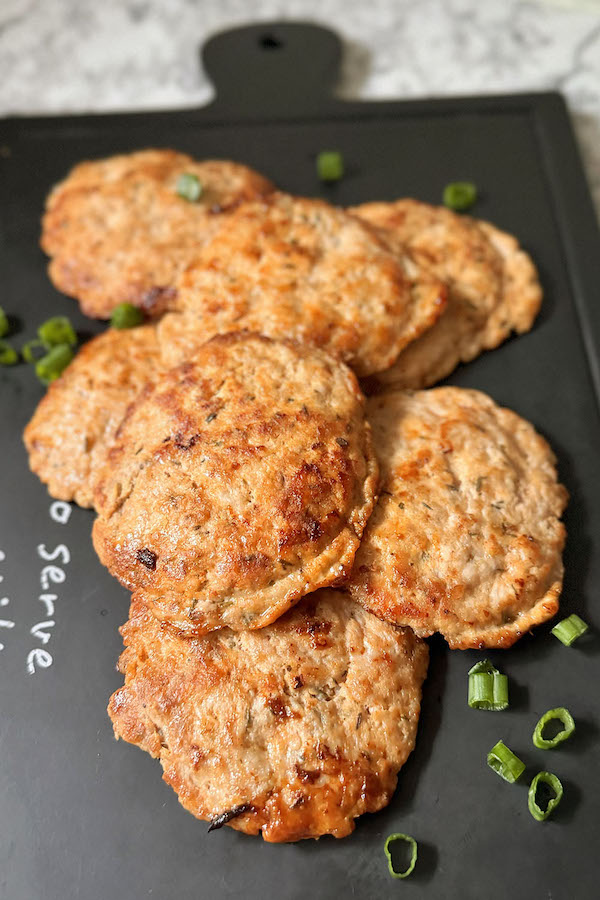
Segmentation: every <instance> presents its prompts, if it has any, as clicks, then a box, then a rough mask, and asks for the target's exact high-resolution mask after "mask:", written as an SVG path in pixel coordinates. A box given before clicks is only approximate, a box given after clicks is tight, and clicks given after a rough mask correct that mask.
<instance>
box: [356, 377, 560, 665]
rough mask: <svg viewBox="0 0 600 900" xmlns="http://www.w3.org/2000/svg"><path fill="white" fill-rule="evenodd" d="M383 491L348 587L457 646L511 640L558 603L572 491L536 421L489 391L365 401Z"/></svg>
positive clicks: (378, 609) (384, 612)
mask: <svg viewBox="0 0 600 900" xmlns="http://www.w3.org/2000/svg"><path fill="white" fill-rule="evenodd" d="M368 417H369V420H370V422H371V426H372V428H373V440H374V443H375V449H376V452H377V454H378V456H379V460H380V463H381V469H382V471H381V491H380V498H379V501H378V503H377V506H376V508H375V511H374V512H373V515H372V517H371V519H370V521H369V524H368V526H367V529H366V531H365V534H364V536H363V541H362V543H361V546H360V549H359V551H358V553H357V554H356V559H355V564H354V568H353V570H352V574H351V577H350V581H349V585H348V589H349V591H350V593H351V595H352V596H353V597H354V598H355V599H356V600H358V601H359V602H360V603H362V604H363V605H364V606H365V607H366V608H367V609H370V610H371V611H372V612H374V613H375V614H376V615H378V616H381V617H382V618H384V619H387V620H388V621H390V622H394V623H396V624H398V625H409V626H410V627H411V628H413V629H414V630H415V632H416V633H417V634H419V635H421V636H426V635H430V634H433V632H435V631H439V632H441V634H443V635H444V637H445V638H446V640H447V641H448V643H449V644H450V646H451V647H455V648H466V647H509V646H510V645H511V644H513V643H514V642H515V641H516V640H517V639H518V638H519V637H521V635H522V634H524V633H525V632H527V631H529V629H530V628H531V627H532V626H534V625H537V624H539V623H540V622H544V621H545V620H546V619H549V618H551V617H552V616H554V615H555V613H556V612H557V610H558V598H559V595H560V592H561V587H562V576H563V566H562V558H561V554H562V548H563V544H564V540H565V529H564V526H563V525H562V523H561V522H560V516H561V514H562V512H563V509H564V507H565V504H566V500H567V493H566V491H565V489H564V487H563V486H562V485H561V484H559V483H558V481H557V474H556V466H555V459H554V455H553V453H552V451H551V449H550V447H549V446H548V444H547V443H546V441H545V440H544V439H543V438H542V437H540V435H539V434H537V432H536V431H535V430H534V428H533V426H532V425H530V424H529V423H528V422H526V421H524V420H523V419H521V418H520V417H519V416H517V415H516V414H515V413H513V412H511V411H510V410H507V409H500V408H499V407H498V406H496V405H495V403H494V402H493V401H492V400H491V399H490V398H489V397H487V396H486V395H485V394H482V393H479V392H478V391H468V390H462V389H460V388H450V387H448V388H437V389H434V390H429V391H417V392H412V391H395V392H393V391H390V392H388V393H385V394H382V395H380V396H378V397H373V398H371V400H370V401H369V402H368Z"/></svg>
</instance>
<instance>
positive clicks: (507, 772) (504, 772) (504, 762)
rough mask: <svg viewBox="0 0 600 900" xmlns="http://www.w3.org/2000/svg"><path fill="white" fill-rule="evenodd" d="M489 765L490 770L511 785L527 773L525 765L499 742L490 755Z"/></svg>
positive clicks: (488, 758) (488, 757)
mask: <svg viewBox="0 0 600 900" xmlns="http://www.w3.org/2000/svg"><path fill="white" fill-rule="evenodd" d="M487 764H488V766H489V767H490V769H493V770H494V772H495V773H496V774H497V775H499V776H500V778H504V780H505V781H508V783H509V784H514V783H515V781H518V780H519V778H520V777H521V775H522V774H523V772H524V771H525V763H524V762H522V760H520V759H519V757H518V756H515V754H514V753H513V752H512V750H509V749H508V747H507V746H506V744H504V743H503V742H502V741H498V743H497V744H496V746H495V747H492V749H491V750H490V752H489V753H488V756H487Z"/></svg>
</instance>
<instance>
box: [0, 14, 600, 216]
mask: <svg viewBox="0 0 600 900" xmlns="http://www.w3.org/2000/svg"><path fill="white" fill-rule="evenodd" d="M278 18H289V19H309V20H312V21H315V22H318V23H322V24H325V25H328V26H329V27H332V28H334V29H335V30H337V31H338V33H339V34H340V35H341V36H342V38H343V39H344V41H345V48H346V53H345V60H344V66H343V73H342V78H341V82H340V85H339V93H340V95H341V96H344V97H353V98H354V97H357V98H398V97H419V96H436V95H437V96H442V95H444V94H470V93H499V92H507V91H528V90H544V89H559V90H561V91H563V92H564V93H565V95H566V96H567V99H568V102H569V106H570V109H571V112H572V114H573V117H574V121H575V124H576V128H577V133H578V136H579V139H580V143H581V146H582V151H583V155H584V160H585V164H586V168H587V172H588V177H589V180H590V183H591V186H592V189H593V192H594V196H595V199H596V203H597V208H598V209H599V210H600V0H540V2H522V0H368V2H365V0H360V2H356V0H330V2H324V0H290V2H277V0H255V3H254V4H253V5H250V4H249V3H247V2H242V0H100V2H99V0H0V115H3V114H10V113H40V112H43V113H46V112H47V113H52V112H65V111H67V112H69V111H72V112H81V111H90V110H94V111H99V110H113V109H139V108H146V109H149V108H165V107H171V106H172V107H181V106H195V105H200V104H202V103H205V102H206V101H208V100H209V99H210V97H211V93H212V92H211V86H210V83H209V82H208V80H207V78H206V77H205V75H204V74H203V73H202V72H201V71H200V69H199V65H198V53H197V49H198V46H199V44H200V43H201V42H202V41H203V40H205V39H206V37H207V36H209V35H210V34H213V33H214V32H215V31H219V30H221V29H223V28H227V27H229V26H232V25H238V24H243V23H247V22H248V21H258V20H268V19H278Z"/></svg>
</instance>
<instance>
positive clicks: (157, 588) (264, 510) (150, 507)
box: [93, 334, 377, 634]
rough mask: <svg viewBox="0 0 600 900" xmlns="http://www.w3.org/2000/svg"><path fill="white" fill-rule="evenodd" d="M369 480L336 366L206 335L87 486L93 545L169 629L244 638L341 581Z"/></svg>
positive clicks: (362, 436) (309, 354)
mask: <svg viewBox="0 0 600 900" xmlns="http://www.w3.org/2000/svg"><path fill="white" fill-rule="evenodd" d="M376 481H377V463H376V460H375V456H374V454H373V451H372V448H371V434H370V429H369V426H368V425H367V424H366V422H365V409H364V400H363V397H362V394H361V393H360V390H359V388H358V385H357V382H356V379H355V377H354V375H353V374H352V372H351V371H350V370H349V369H348V368H347V367H346V366H344V365H343V364H341V363H338V362H336V361H335V360H334V359H332V358H331V357H330V356H327V355H326V354H324V353H322V352H321V351H317V350H310V349H308V348H306V347H304V346H301V345H296V344H292V343H287V342H286V343H284V342H276V341H272V340H270V339H269V338H265V337H260V336H257V335H249V334H239V335H235V334H230V335H225V336H219V337H216V338H213V340H211V341H210V342H209V343H208V344H205V345H204V346H203V347H201V348H200V350H199V351H198V353H197V354H196V356H195V357H194V361H193V362H190V363H185V364H183V365H182V366H180V367H177V368H175V369H173V370H171V371H170V372H168V373H167V374H166V375H164V376H163V377H162V378H161V379H160V380H159V381H158V382H157V383H156V385H155V386H154V387H152V388H148V389H146V391H145V392H143V393H142V394H141V395H140V397H139V399H138V400H137V401H136V402H135V403H134V404H133V406H132V407H130V409H129V412H128V413H127V415H126V417H125V419H124V421H123V423H122V425H121V427H120V428H119V430H118V433H117V436H116V440H115V443H114V445H113V448H112V449H111V451H110V454H109V459H108V464H107V466H106V468H105V472H104V475H103V477H102V479H99V487H98V489H97V491H96V495H95V500H96V507H97V509H98V512H99V518H98V520H97V521H96V523H95V525H94V531H93V537H94V546H95V547H96V550H97V551H98V555H99V556H100V559H101V561H102V562H103V563H104V564H105V565H106V566H107V567H108V568H109V569H110V571H111V572H112V573H113V574H114V575H116V577H117V578H119V579H120V581H121V582H122V583H123V584H124V585H126V586H127V587H129V588H131V589H133V590H141V591H142V592H143V593H144V596H145V599H146V602H147V603H148V605H149V606H150V607H151V609H152V611H153V612H154V613H155V615H156V616H158V617H159V618H160V619H164V620H166V621H168V622H171V623H172V624H174V625H175V626H177V627H178V628H179V629H181V630H182V631H193V632H195V633H198V634H202V633H205V632H207V631H211V630H212V629H214V628H219V627H222V626H223V625H229V626H231V627H232V628H235V629H239V628H260V627H262V626H263V625H266V624H267V623H269V622H272V621H273V620H274V619H276V618H277V617H278V616H280V615H281V614H282V613H283V612H285V610H287V609H288V608H289V607H290V606H291V605H292V604H293V603H295V602H296V601H297V600H298V599H299V598H300V597H301V596H303V595H304V594H306V593H309V592H310V591H313V590H315V589H316V588H318V587H322V586H327V585H329V584H331V583H332V582H334V581H336V580H337V579H339V578H341V577H342V576H344V574H345V573H346V572H347V571H348V570H349V568H350V567H351V565H352V561H353V559H354V554H355V552H356V549H357V547H358V544H359V541H360V537H361V535H362V532H363V529H364V526H365V523H366V521H367V519H368V517H369V515H370V513H371V510H372V508H373V503H374V497H375V490H376Z"/></svg>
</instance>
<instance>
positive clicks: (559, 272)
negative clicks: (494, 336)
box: [0, 23, 600, 900]
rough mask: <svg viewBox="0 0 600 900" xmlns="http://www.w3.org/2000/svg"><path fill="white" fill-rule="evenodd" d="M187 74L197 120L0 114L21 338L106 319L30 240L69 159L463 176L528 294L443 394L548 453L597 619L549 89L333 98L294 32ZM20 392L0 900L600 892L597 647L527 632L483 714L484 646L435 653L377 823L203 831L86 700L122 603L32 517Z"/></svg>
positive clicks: (593, 304)
mask: <svg viewBox="0 0 600 900" xmlns="http://www.w3.org/2000/svg"><path fill="white" fill-rule="evenodd" d="M203 58H204V64H205V66H206V68H207V70H208V73H209V74H210V76H211V78H212V79H213V81H214V82H215V85H216V88H217V98H216V100H215V101H214V102H213V103H212V104H211V105H210V106H208V107H206V108H203V109H189V110H185V111H179V112H159V113H142V114H129V113H127V114H120V115H104V116H78V117H56V118H54V117H53V118H28V119H9V120H5V121H2V122H0V217H1V232H0V240H1V244H0V253H1V263H0V271H1V272H2V291H1V303H2V305H3V306H4V307H5V308H6V309H7V310H8V311H9V312H10V313H12V315H13V317H14V325H15V327H16V328H18V330H19V333H18V336H17V338H16V343H17V344H18V345H19V344H20V343H21V342H22V341H25V340H26V339H29V338H31V337H33V336H34V334H35V328H36V326H37V325H38V324H39V322H40V321H42V320H44V319H45V318H46V317H48V316H49V315H52V314H59V313H65V314H68V315H70V316H71V318H72V320H73V321H74V322H75V324H76V326H77V327H78V328H79V330H80V332H81V334H82V335H83V336H89V335H90V334H91V333H95V332H97V331H98V330H100V328H101V327H102V326H101V325H100V324H99V323H94V322H91V321H90V320H87V319H85V318H83V317H82V316H81V315H79V313H78V312H77V305H76V304H75V303H74V302H73V301H72V300H69V299H68V298H66V297H63V296H61V295H60V294H58V293H57V292H56V291H55V290H54V289H53V288H52V286H51V285H50V283H49V281H48V279H47V277H46V274H45V259H44V257H43V254H42V253H41V251H40V250H39V249H38V246H37V241H38V233H39V218H40V213H41V210H42V206H43V202H44V197H45V195H46V193H47V191H48V189H49V188H50V186H51V185H52V184H53V183H54V182H55V181H57V180H58V179H60V178H61V177H62V176H63V175H64V174H65V173H66V171H67V170H68V168H69V167H70V166H71V165H73V164H74V163H76V162H77V161H79V160H81V159H85V158H89V157H98V156H103V155H106V154H112V153H115V152H120V151H127V150H133V149H136V148H141V147H146V146H172V147H175V148H177V149H180V150H182V151H187V152H189V153H192V154H194V155H196V156H198V157H200V158H202V157H214V156H217V157H219V156H222V157H230V158H232V159H237V160H240V161H242V162H245V163H248V164H249V165H251V166H255V167H256V168H258V169H259V170H261V171H263V172H264V173H265V174H267V175H268V176H270V177H271V178H272V179H273V180H274V181H275V182H276V183H277V184H278V185H279V186H280V187H281V188H283V189H285V190H289V191H293V192H297V193H301V194H308V195H311V194H313V195H314V194H320V195H322V196H324V197H326V198H327V199H329V200H331V201H333V202H335V203H340V204H354V203H359V202H362V201H366V200H375V199H393V198H395V197H397V196H406V195H408V196H415V197H419V198H421V199H424V200H427V201H431V202H434V203H435V202H439V199H440V196H441V191H442V188H443V186H444V185H445V184H446V183H447V182H449V181H453V180H456V179H461V178H468V179H472V180H473V181H475V182H476V183H477V185H478V186H479V188H480V192H481V198H480V201H479V202H478V204H477V208H476V214H477V215H479V216H481V217H484V218H488V219H490V220H491V221H493V222H495V223H496V224H497V225H499V226H500V227H502V228H506V229H508V230H509V231H511V232H513V233H515V234H516V235H518V237H519V238H520V239H521V241H522V242H523V243H524V245H525V247H527V248H528V249H529V250H530V251H531V253H532V254H533V257H534V259H535V260H536V261H537V263H538V265H539V268H540V272H541V276H542V279H543V283H544V288H545V292H546V299H545V303H544V307H543V310H542V313H541V315H540V317H539V320H538V322H537V324H536V326H535V328H534V330H533V331H532V332H531V333H530V334H529V335H526V336H524V337H520V338H518V339H513V340H511V341H509V342H508V343H506V344H505V345H504V346H503V347H501V348H500V349H498V350H496V351H495V352H493V353H488V354H486V355H484V356H482V357H481V358H480V359H478V360H476V361H475V362H473V363H471V364H469V365H468V366H465V367H462V368H461V369H459V370H458V371H457V372H456V373H455V374H454V375H453V376H452V378H451V379H449V380H450V382H451V383H453V384H457V385H463V386H468V387H475V388H480V389H482V390H484V391H486V392H488V393H489V394H491V396H492V397H493V398H494V399H495V400H496V401H498V402H499V403H501V404H505V405H507V406H510V407H511V408H513V409H514V410H516V411H517V412H519V413H521V414H522V415H524V416H526V417H527V418H529V419H530V420H531V421H532V422H534V423H535V424H536V426H537V427H538V428H539V429H540V431H541V432H542V433H543V434H545V435H546V436H547V437H548V438H549V439H550V441H551V442H552V445H553V446H554V448H555V449H556V451H557V454H558V457H559V464H560V474H561V477H562V479H563V480H564V482H565V483H566V485H567V486H568V488H569V491H570V492H571V503H570V505H569V508H568V511H567V515H566V522H567V527H568V531H569V539H568V544H567V549H566V554H565V562H566V579H565V590H564V595H563V609H564V610H565V612H567V613H569V612H573V611H576V612H578V613H580V614H581V615H583V616H584V617H585V619H586V620H588V621H589V622H590V623H592V625H594V624H595V625H596V627H598V626H600V615H599V614H598V592H599V587H598V586H599V584H600V553H599V552H598V549H599V546H600V475H599V471H598V460H599V451H600V420H599V405H598V398H599V396H600V369H599V364H598V360H599V358H600V356H599V354H598V346H599V341H600V299H599V296H598V289H599V285H600V252H599V251H600V244H599V241H598V231H597V225H596V220H595V216H594V213H593V210H592V206H591V202H590V197H589V194H588V190H587V187H586V184H585V180H584V177H583V175H582V169H581V164H580V160H579V156H578V153H577V149H576V146H575V143H574V139H573V134H572V130H571V126H570V123H569V119H568V116H567V113H566V110H565V107H564V103H563V100H562V98H561V97H560V96H559V95H557V94H534V95H516V96H507V97H491V98H490V97H488V98H480V97H471V98H466V99H459V100H453V99H449V100H431V101H417V102H384V103H371V102H370V103H357V102H353V103H346V102H341V101H338V100H335V99H332V97H331V89H332V86H333V84H334V82H335V79H336V75H337V70H338V63H339V59H340V44H339V41H338V39H337V38H336V37H335V35H334V34H332V33H331V32H328V31H325V30H323V29H320V28H317V27H315V26H310V25H296V24H291V23H288V24H282V23H273V24H270V25H260V26H256V27H249V28H242V29H238V30H236V31H233V32H228V33H225V34H222V35H218V36H217V37H215V38H213V39H212V40H211V41H210V42H209V43H208V44H207V45H206V47H205V48H204V51H203ZM399 64H401V60H400V61H399ZM324 148H339V149H340V150H341V151H342V152H343V154H344V157H345V160H346V163H347V170H348V171H347V175H346V177H345V178H344V180H343V181H341V182H340V183H339V184H337V185H334V186H332V187H328V188H324V187H321V186H320V185H319V184H318V182H317V180H316V176H315V170H314V157H315V155H316V154H317V153H318V152H319V151H320V150H321V149H324ZM41 395H42V389H41V387H40V386H39V385H38V384H37V383H36V380H35V378H34V376H33V373H32V371H31V369H30V368H29V367H26V366H21V367H19V368H15V369H2V370H0V409H1V416H0V460H1V465H0V478H1V489H0V550H1V553H0V576H1V578H2V581H1V582H0V619H1V620H2V621H1V622H0V642H1V643H2V645H3V646H2V649H1V650H0V676H1V682H0V690H1V706H0V896H1V897H2V898H6V900H66V898H85V900H108V898H127V900H141V898H147V897H156V898H161V900H164V898H177V900H187V898H225V897H239V896H242V895H243V896H245V897H248V898H263V897H269V898H271V897H273V898H281V900H286V898H300V897H311V898H338V897H340V898H341V897H344V898H346V897H349V896H351V897H360V898H371V897H377V898H381V897H395V896H400V895H402V896H403V897H407V898H424V897H427V898H434V900H437V898H447V900H454V898H460V900H475V898H480V897H486V900H505V898H508V897H510V898H513V900H520V898H528V900H529V898H534V900H535V898H543V900H546V898H547V900H566V898H577V900H588V898H597V897H598V895H599V891H600V888H599V882H600V854H599V853H598V849H599V838H600V817H599V815H598V808H599V801H600V777H599V775H598V771H599V764H600V734H599V729H598V705H597V698H598V684H599V683H600V656H599V648H600V642H599V640H598V638H597V636H596V635H594V634H592V635H591V636H589V637H587V638H584V639H583V640H582V641H580V642H579V644H578V645H577V646H574V647H572V648H571V649H567V648H564V647H563V646H562V645H561V644H559V643H558V642H557V641H556V640H555V638H553V637H552V636H551V635H550V633H549V627H547V628H541V629H539V630H538V631H537V633H536V635H535V636H534V637H532V638H526V639H524V640H522V641H521V643H520V644H519V645H518V646H516V647H515V648H514V649H512V650H510V651H506V652H496V653H492V654H488V655H491V657H492V658H493V660H494V661H495V662H496V663H497V664H498V665H500V666H501V667H502V669H503V670H504V671H506V672H507V673H508V675H509V676H510V681H511V692H512V704H511V708H510V710H509V711H507V712H504V713H501V714H493V713H478V712H475V711H471V710H469V709H468V708H467V704H466V696H465V694H466V683H467V682H466V672H467V670H468V668H469V667H470V666H471V665H472V664H473V662H474V660H475V659H478V658H481V656H482V654H477V653H474V652H464V653H461V652H459V651H457V652H452V653H451V652H449V651H448V650H447V649H446V646H445V644H444V643H443V642H442V641H439V640H435V639H434V640H432V641H431V650H432V659H431V668H430V676H429V679H428V682H427V684H426V687H425V696H424V702H423V712H422V719H421V725H420V729H419V739H418V742H417V748H416V751H415V753H414V754H413V756H412V757H411V759H410V760H409V762H408V764H407V765H406V766H405V768H404V770H403V772H402V773H401V775H400V780H399V786H398V791H397V793H396V795H395V797H394V799H393V800H392V802H391V804H390V806H389V808H388V809H386V810H385V811H383V812H382V813H379V814H377V815H374V816H366V817H364V818H363V819H361V820H359V822H358V825H357V829H356V832H355V833H354V835H353V836H351V837H349V838H346V839H345V840H343V841H336V840H334V839H332V838H324V839H322V840H321V841H319V842H314V841H310V842H309V841H306V842H303V843H300V844H297V845H285V846H277V845H268V844H264V843H263V842H262V841H261V840H259V839H253V838H248V837H245V836H243V835H240V834H237V833H235V832H233V831H231V830H229V829H227V828H225V829H223V830H221V831H218V832H215V833H212V834H210V835H208V834H207V833H206V828H207V826H206V824H205V823H202V822H198V821H196V820H195V819H194V818H193V817H192V816H190V815H189V814H188V813H187V812H185V811H184V810H183V809H182V808H181V807H180V806H179V805H178V802H177V799H176V796H175V794H174V793H173V792H172V791H171V789H170V788H168V787H167V786H166V785H164V784H163V783H162V781H161V778H160V774H161V772H160V767H159V765H158V763H157V762H155V761H153V760H151V759H150V758H149V757H148V756H146V755H145V754H144V753H142V752H140V751H139V750H137V749H136V748H134V747H131V746H129V745H127V744H124V743H122V742H119V743H116V742H115V741H114V739H113V736H112V729H111V725H110V722H109V720H108V718H107V715H106V712H105V707H106V703H107V701H108V698H109V695H110V693H111V692H112V691H113V690H114V689H115V688H116V687H117V686H119V684H120V683H121V677H120V676H119V675H118V674H117V673H116V672H115V662H116V660H117V657H118V654H119V652H120V649H121V640H120V637H119V635H118V633H117V628H118V626H119V625H120V624H121V623H122V622H123V621H124V619H125V618H126V615H127V608H128V595H127V593H126V591H125V590H123V589H121V588H120V587H119V585H118V584H117V583H116V581H114V580H113V579H111V578H110V577H109V575H108V573H107V572H106V571H105V570H104V569H103V568H102V567H101V566H100V564H99V562H98V561H97V560H96V558H95V555H94V553H93V550H92V546H91V542H90V528H91V524H92V514H91V513H90V512H89V511H84V510H80V509H78V508H76V507H73V508H71V507H68V506H65V505H64V504H58V505H53V504H52V502H51V500H50V498H49V497H48V496H47V494H46V491H45V489H44V487H43V486H42V485H41V484H40V483H39V482H38V481H37V479H36V478H35V477H34V476H33V475H31V474H30V473H29V471H28V467H27V461H26V457H25V453H24V450H23V448H22V444H21V432H22V429H23V427H24V425H25V423H26V422H27V420H28V418H29V417H30V415H31V413H32V412H33V409H34V407H35V405H36V403H37V402H38V400H39V398H40V396H41ZM67 517H68V521H67ZM67 558H68V560H69V561H68V562H67ZM46 566H52V567H54V568H51V569H47V568H45V567H46ZM63 575H64V580H61V579H62V578H63ZM41 595H44V596H45V597H46V599H45V600H44V599H40V596H41ZM52 596H56V599H55V600H52V599H49V598H51V597H52ZM42 651H43V652H42ZM557 705H566V706H567V707H568V708H569V709H570V710H571V712H572V713H573V715H574V716H575V719H576V720H577V734H576V735H575V737H574V738H573V739H572V740H571V741H570V742H569V743H568V744H566V745H564V749H560V750H555V751H551V752H546V753H545V752H543V751H537V750H535V749H534V748H533V746H532V743H531V732H532V730H533V727H534V724H535V722H536V721H537V719H538V717H539V715H540V714H541V713H543V712H544V711H545V710H547V709H549V708H551V707H554V706H557ZM500 738H501V739H503V740H504V741H505V742H506V743H507V744H508V745H509V746H510V747H512V748H513V749H514V750H515V751H516V752H517V753H518V754H519V755H520V756H521V757H522V758H523V760H524V761H525V762H526V763H527V767H528V769H527V776H526V777H525V778H524V779H523V783H522V784H519V785H514V786H510V785H507V784H505V783H504V782H502V781H501V780H500V779H499V778H497V777H496V776H495V775H494V774H493V773H492V772H491V771H490V770H489V769H488V768H487V767H486V765H485V756H486V753H487V750H488V749H489V748H490V747H491V746H492V745H493V744H494V743H496V741H497V740H498V739H500ZM544 768H547V769H549V770H551V771H554V772H556V773H557V774H558V775H559V776H560V777H561V779H562V780H563V783H564V786H565V796H564V800H563V802H562V805H561V806H560V808H559V810H558V812H557V814H556V815H555V817H554V819H553V820H551V821H548V822H546V823H543V824H540V823H537V822H535V821H534V820H533V819H532V818H531V816H530V815H529V813H528V811H527V783H528V781H529V780H530V778H531V776H532V775H533V774H535V772H537V771H539V770H540V769H544ZM398 830H400V831H405V832H408V833H410V834H413V835H414V836H415V837H416V838H417V839H418V841H419V862H418V865H417V868H416V870H415V872H414V874H413V876H412V877H411V879H410V880H407V881H405V882H396V881H392V879H391V878H390V877H389V875H388V873H387V869H386V864H385V859H384V857H383V852H382V845H383V839H384V837H385V836H386V835H387V834H388V833H390V832H391V831H398Z"/></svg>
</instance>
